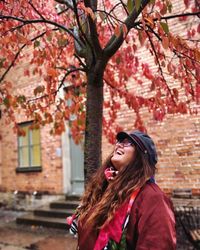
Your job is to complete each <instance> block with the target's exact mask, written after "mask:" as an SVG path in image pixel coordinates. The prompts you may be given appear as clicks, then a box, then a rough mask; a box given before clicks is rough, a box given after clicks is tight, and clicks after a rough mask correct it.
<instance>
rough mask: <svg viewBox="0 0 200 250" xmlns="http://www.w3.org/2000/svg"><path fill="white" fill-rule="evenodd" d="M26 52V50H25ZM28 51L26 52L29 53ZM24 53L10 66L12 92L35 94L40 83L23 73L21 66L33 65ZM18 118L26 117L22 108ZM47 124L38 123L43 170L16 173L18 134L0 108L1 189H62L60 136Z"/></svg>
mask: <svg viewBox="0 0 200 250" xmlns="http://www.w3.org/2000/svg"><path fill="white" fill-rule="evenodd" d="M27 52H28V51H27ZM28 54H29V53H28ZM29 59H30V57H27V58H26V59H25V60H24V61H23V62H22V63H20V64H19V65H18V66H16V67H15V68H14V69H12V70H11V71H10V73H9V75H8V76H7V79H8V80H10V81H11V82H14V84H15V85H14V86H13V91H14V93H22V94H25V95H28V96H29V97H30V96H34V95H33V89H34V87H35V85H36V84H38V83H40V84H41V80H40V77H39V76H34V75H30V76H26V77H25V76H24V69H26V68H27V66H28V68H29V70H30V71H31V69H32V66H31V65H30V64H29V63H28V62H29ZM16 120H17V122H19V123H21V122H26V121H29V118H27V117H26V116H25V115H24V113H23V112H20V113H19V114H17V116H16ZM49 132H50V126H48V125H46V126H45V127H41V129H40V133H41V161H42V172H35V173H34V172H30V173H21V172H20V173H16V171H15V170H16V168H17V167H18V150H17V135H16V133H14V132H13V124H12V123H10V122H9V123H7V121H6V115H5V114H4V112H2V118H1V119H0V135H1V140H0V151H1V152H0V191H14V190H18V191H25V192H34V191H41V192H48V193H51V194H59V193H62V192H63V178H62V174H63V169H62V150H61V137H60V136H51V135H50V133H49Z"/></svg>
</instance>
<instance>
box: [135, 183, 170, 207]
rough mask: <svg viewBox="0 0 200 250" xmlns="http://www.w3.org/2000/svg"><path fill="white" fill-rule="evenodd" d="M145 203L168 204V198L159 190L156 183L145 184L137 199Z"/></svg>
mask: <svg viewBox="0 0 200 250" xmlns="http://www.w3.org/2000/svg"><path fill="white" fill-rule="evenodd" d="M139 197H140V198H141V199H142V200H146V201H149V200H151V201H156V203H157V202H158V201H161V200H165V201H167V202H170V198H169V197H168V196H167V195H166V194H165V193H164V192H163V191H162V190H161V189H160V187H159V186H158V185H157V184H156V183H152V182H147V183H146V184H145V185H144V186H143V187H142V188H141V191H140V193H139V195H138V198H139Z"/></svg>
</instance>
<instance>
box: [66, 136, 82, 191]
mask: <svg viewBox="0 0 200 250" xmlns="http://www.w3.org/2000/svg"><path fill="white" fill-rule="evenodd" d="M69 141H70V159H71V194H75V195H76V194H77V195H80V194H82V193H83V191H84V152H83V146H82V145H81V144H79V145H77V144H75V142H74V140H73V138H72V136H71V135H70V138H69Z"/></svg>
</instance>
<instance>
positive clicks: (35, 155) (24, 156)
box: [17, 122, 41, 172]
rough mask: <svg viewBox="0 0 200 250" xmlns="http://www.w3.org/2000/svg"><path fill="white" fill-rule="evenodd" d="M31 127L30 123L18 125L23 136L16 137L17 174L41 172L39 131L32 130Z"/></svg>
mask: <svg viewBox="0 0 200 250" xmlns="http://www.w3.org/2000/svg"><path fill="white" fill-rule="evenodd" d="M31 125H32V122H29V123H23V124H20V125H19V126H20V127H21V128H22V129H23V130H24V132H25V135H24V136H19V137H18V159H19V166H18V168H17V172H24V171H41V154H40V151H41V147H40V130H39V129H32V128H31V127H30V126H31Z"/></svg>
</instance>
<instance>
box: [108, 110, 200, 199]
mask: <svg viewBox="0 0 200 250" xmlns="http://www.w3.org/2000/svg"><path fill="white" fill-rule="evenodd" d="M141 115H142V117H143V119H144V124H145V126H146V128H147V133H148V134H149V135H150V136H151V137H152V138H153V140H154V142H155V144H156V147H157V152H158V164H157V173H156V181H157V183H158V184H159V186H160V187H161V188H162V189H163V190H164V191H165V192H167V193H171V192H172V191H173V189H177V188H182V189H184V188H191V189H192V192H193V194H194V195H200V186H199V183H200V116H199V114H198V115H193V116H191V115H174V116H172V115H167V116H166V118H165V119H164V120H163V121H162V122H158V121H155V120H153V119H152V118H151V115H150V114H149V113H148V112H145V110H143V113H142V114H141ZM120 119H121V121H120ZM119 122H121V126H122V127H123V128H124V130H127V131H131V130H134V113H133V112H130V111H129V112H124V115H122V116H121V117H120V118H119ZM124 124H125V126H124ZM103 145H104V147H103V159H105V158H106V157H107V156H108V155H109V154H110V153H111V151H112V147H111V145H110V144H109V143H108V141H107V139H106V138H105V137H104V138H103Z"/></svg>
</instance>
